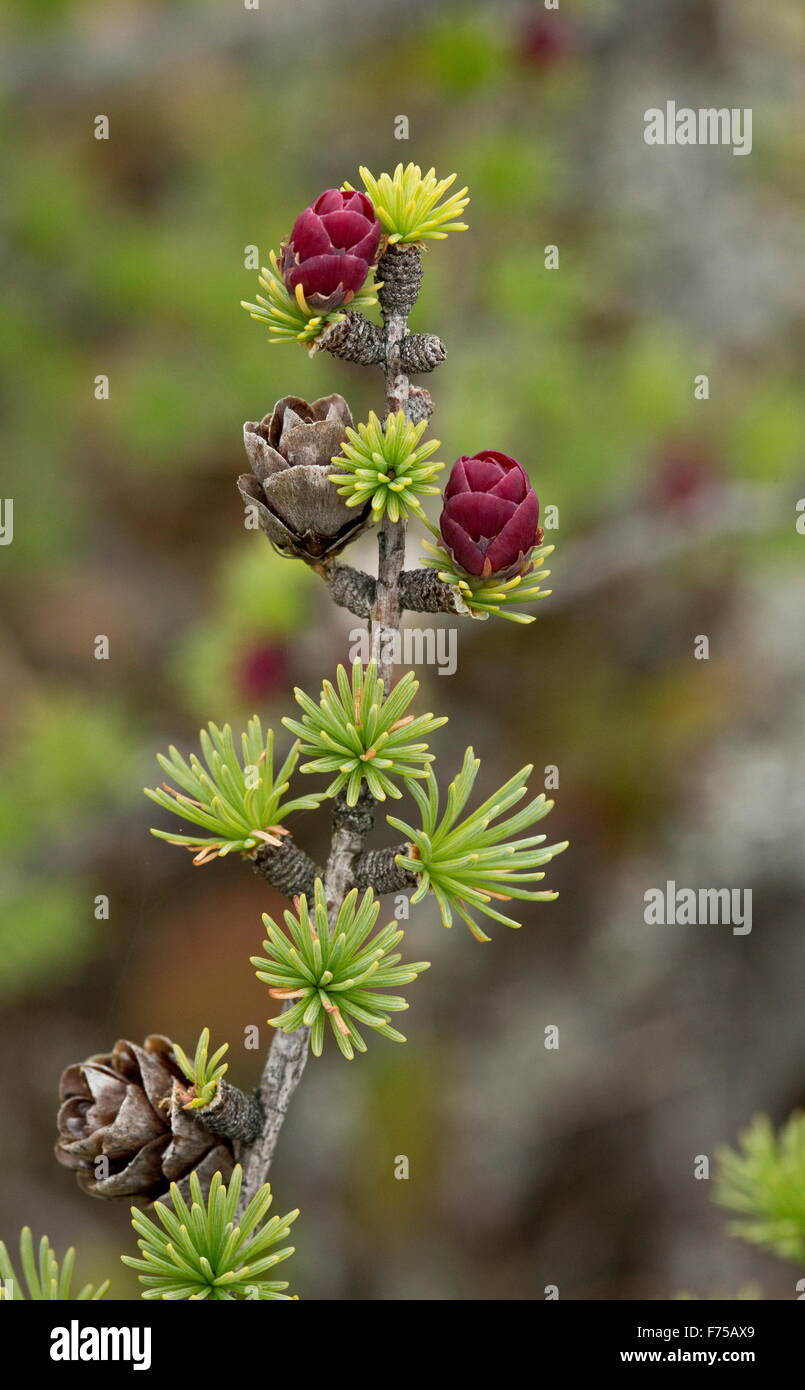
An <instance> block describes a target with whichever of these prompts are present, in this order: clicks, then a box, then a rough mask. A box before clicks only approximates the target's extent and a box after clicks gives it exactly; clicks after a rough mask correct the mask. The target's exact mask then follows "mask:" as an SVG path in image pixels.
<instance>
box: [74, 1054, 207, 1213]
mask: <svg viewBox="0 0 805 1390" xmlns="http://www.w3.org/2000/svg"><path fill="white" fill-rule="evenodd" d="M187 1084H188V1083H187V1081H186V1080H185V1078H184V1076H183V1073H182V1071H181V1068H180V1067H179V1064H178V1062H177V1061H176V1057H175V1055H174V1052H173V1044H172V1043H171V1041H170V1039H168V1038H163V1037H160V1036H159V1035H158V1034H151V1036H150V1037H147V1038H146V1040H145V1042H144V1043H143V1045H142V1047H140V1046H139V1045H138V1044H137V1043H132V1042H126V1041H125V1040H122V1041H120V1042H117V1043H115V1046H114V1050H113V1051H112V1052H109V1053H100V1054H99V1055H98V1056H95V1057H88V1058H87V1060H86V1062H76V1063H75V1064H74V1065H73V1066H70V1067H67V1069H66V1070H65V1071H64V1073H63V1074H62V1079H61V1084H60V1086H59V1099H60V1101H61V1106H60V1109H59V1117H58V1127H59V1140H58V1143H57V1144H56V1157H57V1159H58V1160H59V1163H63V1164H64V1166H65V1167H66V1168H72V1169H74V1171H75V1174H76V1177H77V1179H78V1185H79V1187H80V1188H81V1189H82V1190H83V1191H84V1192H88V1193H90V1194H91V1195H92V1196H93V1197H127V1198H128V1199H129V1200H131V1199H132V1198H135V1199H140V1200H145V1201H148V1202H153V1201H156V1199H157V1198H158V1197H161V1196H164V1194H165V1193H167V1192H168V1191H169V1188H170V1184H171V1183H172V1182H176V1183H178V1184H179V1187H180V1190H181V1191H182V1192H185V1191H186V1190H188V1189H189V1184H188V1180H189V1177H190V1174H191V1173H192V1172H196V1173H197V1174H198V1176H199V1179H200V1181H201V1185H202V1187H203V1188H204V1189H205V1190H206V1188H207V1187H208V1185H209V1182H210V1179H211V1178H212V1175H213V1173H215V1172H217V1171H219V1170H220V1172H221V1175H222V1177H223V1179H224V1181H225V1182H226V1180H227V1178H228V1177H229V1174H230V1173H231V1171H232V1167H233V1164H234V1158H233V1154H232V1148H231V1145H230V1144H229V1143H228V1141H227V1140H225V1139H221V1138H219V1136H218V1135H215V1134H211V1133H210V1131H209V1130H208V1129H207V1128H206V1127H205V1126H204V1125H203V1124H202V1122H201V1120H199V1119H198V1118H197V1117H196V1115H195V1114H194V1113H193V1111H192V1110H183V1109H182V1097H183V1092H184V1089H185V1088H186V1086H187ZM104 1160H105V1161H104Z"/></svg>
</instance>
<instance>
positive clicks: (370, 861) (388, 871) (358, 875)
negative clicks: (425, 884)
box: [354, 844, 419, 896]
mask: <svg viewBox="0 0 805 1390" xmlns="http://www.w3.org/2000/svg"><path fill="white" fill-rule="evenodd" d="M410 852H411V846H410V845H408V844H402V845H394V846H393V847H392V848H391V849H370V850H368V851H367V853H366V854H363V855H361V857H360V859H359V860H358V861H357V863H356V865H355V871H354V876H355V887H356V888H359V889H361V890H362V891H363V890H364V889H366V888H373V889H374V891H375V893H377V894H378V896H380V895H381V894H382V893H403V892H405V891H406V889H408V888H414V887H415V886H416V884H417V883H418V881H419V880H418V879H417V876H416V874H413V873H411V871H410V869H403V868H400V866H399V865H398V864H395V862H394V860H395V859H396V857H397V855H398V854H410Z"/></svg>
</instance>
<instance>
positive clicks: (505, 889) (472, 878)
mask: <svg viewBox="0 0 805 1390" xmlns="http://www.w3.org/2000/svg"><path fill="white" fill-rule="evenodd" d="M480 766H481V763H480V759H479V758H476V757H475V755H474V753H473V751H472V749H471V748H468V749H467V751H466V753H465V755H464V764H463V766H462V769H461V771H460V773H459V774H458V776H457V777H454V778H453V781H452V782H451V783H450V786H449V788H448V793H447V807H446V809H445V812H444V815H443V816H442V817H441V819H439V789H438V787H437V785H436V779H435V777H433V776H431V777H430V778H429V779H428V781H427V782H426V783H425V785H424V787H421V786H419V785H418V784H413V783H412V785H411V788H410V791H411V795H412V796H413V797H414V800H415V801H416V803H417V805H418V807H419V809H420V812H421V815H422V824H421V827H417V826H412V825H408V824H407V823H406V822H405V821H402V820H398V819H397V818H396V817H395V816H387V818H386V819H387V820H388V822H389V825H393V826H394V827H395V829H397V830H401V831H402V833H403V834H404V835H405V836H406V839H407V840H408V841H409V843H410V852H409V853H408V854H403V855H398V856H397V860H396V862H397V863H398V864H399V865H400V866H401V867H402V868H406V869H409V870H410V871H411V872H412V873H415V874H418V875H419V877H420V883H419V887H418V888H417V890H416V892H415V893H414V895H413V897H412V899H411V902H412V903H417V902H420V901H421V900H422V898H424V896H425V894H426V893H427V892H428V891H430V892H431V893H433V895H434V897H435V898H436V901H437V902H438V904H439V909H440V911H441V914H442V921H443V922H444V925H445V926H446V927H451V926H452V925H453V913H454V912H455V913H457V914H458V916H459V917H461V918H462V919H463V921H465V922H466V924H467V926H468V927H469V929H470V931H471V932H472V934H473V936H474V937H475V938H476V940H478V941H488V940H489V939H490V938H489V937H488V936H487V935H486V934H485V933H484V932H483V931H482V930H481V928H480V927H479V926H478V924H477V922H476V921H475V920H474V919H473V917H472V916H471V915H470V909H471V908H472V909H477V910H478V911H479V912H481V913H483V915H484V916H486V917H491V918H493V919H494V920H495V921H496V922H503V923H504V924H505V925H506V926H507V927H519V926H520V925H521V924H520V923H519V922H516V921H515V920H514V918H512V917H506V916H505V915H504V914H503V913H502V912H499V911H498V910H497V908H495V907H493V906H491V903H492V902H493V901H503V902H506V901H508V900H509V899H510V898H525V899H528V901H530V902H552V901H553V899H554V898H556V896H557V894H556V893H549V892H534V891H533V890H531V889H528V888H524V887H523V886H522V885H523V884H525V883H533V882H535V881H538V880H540V879H543V878H544V877H545V875H544V873H542V872H540V871H539V866H540V865H542V864H547V863H548V861H549V860H551V859H552V858H553V856H554V855H555V854H560V853H561V852H562V850H563V849H566V848H567V841H564V842H563V843H562V844H558V845H546V846H544V848H538V846H542V845H543V841H544V840H545V838H546V837H545V836H544V835H531V836H528V837H526V838H525V839H519V840H516V839H513V838H512V837H513V836H516V835H519V834H520V833H521V831H523V830H526V829H528V828H529V827H530V826H532V825H534V824H535V823H536V822H537V821H539V820H541V819H542V817H543V816H545V815H547V813H548V812H549V811H550V810H551V807H552V806H553V802H552V801H548V800H547V798H546V796H545V793H544V792H543V793H541V794H540V795H539V796H537V797H535V798H534V800H533V801H529V802H528V804H527V805H526V806H523V807H522V809H521V810H520V811H518V812H517V813H516V814H515V815H513V816H509V817H508V819H506V820H502V821H500V820H498V817H499V816H503V815H505V813H506V812H507V811H509V810H510V809H511V807H512V806H514V805H515V804H516V802H518V801H520V800H521V799H522V797H523V796H525V794H526V790H527V788H526V782H527V780H528V778H529V776H530V775H531V772H532V770H533V769H532V767H531V766H530V765H529V766H527V767H523V768H521V769H520V771H519V772H517V773H515V775H514V777H512V778H510V780H509V781H508V782H506V784H505V785H504V786H502V787H501V788H500V790H499V791H497V792H495V794H494V795H493V796H490V797H489V798H488V800H486V801H485V802H484V803H483V805H481V806H479V807H478V809H477V810H476V811H473V813H472V815H470V816H468V817H467V818H466V820H462V821H460V820H459V816H460V815H461V812H462V811H463V809H464V807H465V806H466V804H467V801H468V799H469V796H470V792H471V791H472V788H473V786H474V784H475V779H476V777H477V776H478V769H479V768H480ZM495 821H497V824H493V822H495Z"/></svg>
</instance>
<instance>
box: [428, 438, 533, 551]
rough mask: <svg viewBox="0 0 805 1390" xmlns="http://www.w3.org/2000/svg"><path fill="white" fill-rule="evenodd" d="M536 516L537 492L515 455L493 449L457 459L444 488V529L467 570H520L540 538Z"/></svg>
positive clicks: (442, 531) (446, 538) (448, 542)
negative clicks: (511, 456)
mask: <svg viewBox="0 0 805 1390" xmlns="http://www.w3.org/2000/svg"><path fill="white" fill-rule="evenodd" d="M538 522H539V502H538V501H537V495H536V493H535V492H534V489H533V488H532V486H531V484H530V482H529V480H528V477H527V475H526V472H525V469H524V468H523V467H522V465H521V464H519V463H517V461H516V460H515V459H513V458H509V457H508V455H507V454H499V453H498V452H497V451H496V450H494V449H483V450H482V451H481V453H479V454H474V455H473V456H472V458H468V457H467V456H466V455H464V456H463V457H462V458H460V459H457V461H456V463H455V464H454V466H453V470H452V472H451V474H450V477H449V479H448V481H447V486H446V487H445V490H444V509H443V511H442V515H441V522H440V529H441V533H442V539H443V541H444V543H445V545H446V546H447V548H448V550H449V551H450V553H451V555H452V556H453V559H454V560H455V562H456V564H457V565H460V566H461V568H462V569H463V570H465V571H466V572H467V573H468V574H474V575H478V576H479V577H480V578H483V579H486V578H488V577H489V576H490V575H493V574H495V575H501V576H504V575H505V576H506V577H509V576H511V575H513V574H516V573H517V572H518V571H519V570H520V569H522V568H523V567H524V565H525V564H526V562H527V560H528V557H529V555H530V554H531V551H532V550H533V548H534V546H535V545H537V544H538V543H539V542H540V541H541V540H542V531H541V530H540V529H539V527H538Z"/></svg>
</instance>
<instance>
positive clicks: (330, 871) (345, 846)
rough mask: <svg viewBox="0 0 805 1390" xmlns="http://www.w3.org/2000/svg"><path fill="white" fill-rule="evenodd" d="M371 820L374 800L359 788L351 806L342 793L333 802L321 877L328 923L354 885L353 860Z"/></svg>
mask: <svg viewBox="0 0 805 1390" xmlns="http://www.w3.org/2000/svg"><path fill="white" fill-rule="evenodd" d="M374 820H375V800H374V797H373V796H372V795H371V794H370V792H369V791H368V790H367V788H366V787H365V786H364V787H361V791H360V795H359V797H358V801H357V804H356V805H355V806H348V805H347V801H346V797H345V795H344V793H343V792H341V793H340V795H339V796H337V797H336V799H335V801H334V803H333V835H332V840H331V842H330V856H329V858H328V860H327V869H326V872H325V875H324V890H325V893H326V895H327V908H328V911H329V913H330V920H331V921H332V919H333V917H334V916H335V914H336V913H337V912H338V909H339V908H340V906H341V904H342V902H343V901H344V898H345V897H346V895H347V893H348V892H349V890H350V888H351V887H352V886H353V883H354V874H355V861H356V860H357V858H358V855H359V854H360V852H361V850H362V848H363V842H364V839H365V838H366V836H367V835H368V834H369V831H370V830H371V829H372V826H373V825H374Z"/></svg>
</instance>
